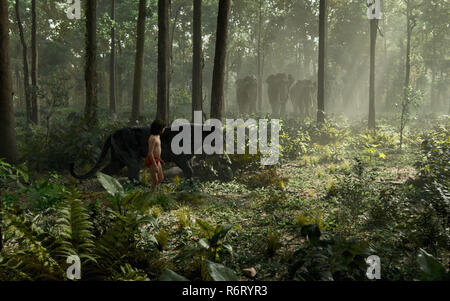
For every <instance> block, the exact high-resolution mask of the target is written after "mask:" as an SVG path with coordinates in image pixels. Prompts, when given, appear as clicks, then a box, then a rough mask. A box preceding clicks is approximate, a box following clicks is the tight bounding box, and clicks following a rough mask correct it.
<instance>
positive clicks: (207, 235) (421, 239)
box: [0, 121, 450, 280]
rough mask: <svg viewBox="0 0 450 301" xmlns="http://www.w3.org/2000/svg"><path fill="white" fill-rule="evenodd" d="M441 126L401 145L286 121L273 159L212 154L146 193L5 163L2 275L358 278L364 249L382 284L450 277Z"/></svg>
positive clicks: (417, 132) (390, 132)
mask: <svg viewBox="0 0 450 301" xmlns="http://www.w3.org/2000/svg"><path fill="white" fill-rule="evenodd" d="M445 122H447V121H444V125H442V121H440V122H439V123H440V125H436V126H434V127H430V128H426V129H410V132H409V134H408V135H407V138H406V143H405V145H404V147H403V151H399V150H398V138H399V137H398V135H397V133H396V131H395V127H392V126H388V125H385V126H383V127H380V128H379V129H377V131H376V132H368V131H365V130H361V129H362V128H363V127H362V126H361V125H360V124H356V125H355V124H348V123H347V122H345V121H341V122H340V123H339V124H338V123H329V124H327V125H326V126H324V127H317V126H315V125H313V124H308V123H299V122H296V121H289V122H285V123H284V124H283V128H282V132H281V133H280V144H281V156H280V164H279V165H277V166H274V167H271V168H268V167H267V168H261V167H259V166H258V165H257V164H256V165H255V164H253V162H255V160H259V157H256V158H252V157H251V156H248V157H243V158H240V159H239V158H237V157H233V156H230V158H224V157H222V158H213V157H211V158H208V159H206V160H205V161H202V163H201V166H200V168H201V170H202V171H204V172H205V176H204V177H200V178H198V179H196V180H195V181H194V182H193V183H191V182H188V181H183V180H182V179H180V178H178V177H175V178H174V179H173V180H171V181H170V182H166V183H164V184H163V185H162V187H161V188H160V190H159V191H157V192H155V193H152V192H150V191H149V189H148V188H147V187H134V186H132V185H131V184H129V183H128V182H126V181H125V180H120V182H118V181H117V180H115V179H113V178H110V177H108V176H105V175H102V174H99V175H98V179H94V180H90V181H85V182H83V183H78V182H74V181H73V180H71V179H70V178H69V177H66V176H58V175H56V174H53V176H52V177H49V178H48V180H42V179H40V180H39V179H38V180H33V179H29V178H28V176H27V173H26V172H23V171H22V170H21V169H16V168H14V167H11V166H9V165H7V164H6V163H4V162H1V161H0V163H1V164H0V179H1V185H2V189H3V191H4V192H3V194H2V205H1V206H2V216H3V219H2V224H1V226H2V229H4V230H3V233H4V239H3V245H4V247H3V250H2V252H1V253H0V267H1V268H0V279H8V280H10V279H42V278H45V279H64V278H65V270H66V268H67V266H68V264H66V257H67V255H75V254H76V255H78V256H80V258H81V261H82V269H83V271H84V272H83V276H82V279H83V280H90V279H103V280H105V279H115V280H158V279H159V280H187V279H188V280H367V276H366V271H367V267H368V265H367V263H366V258H367V257H369V256H370V255H377V256H379V257H380V259H381V279H384V280H414V279H421V280H444V279H449V278H448V277H449V274H448V268H447V267H448V265H449V262H450V251H449V250H450V248H449V246H450V239H449V237H450V236H449V234H450V233H449V229H450V223H449V216H450V214H449V212H450V205H449V191H448V183H449V182H450V177H449V165H448V162H449V157H448V156H449V143H450V142H449V141H450V140H449V139H450V138H449V134H448V130H447V129H448V124H445ZM250 163H251V164H250ZM246 165H249V166H250V167H251V168H246ZM218 166H219V167H220V168H218ZM221 172H223V173H224V174H225V176H224V177H225V178H226V181H220V180H218V179H220V178H221ZM211 175H214V177H212V176H211ZM205 178H206V179H205ZM143 179H144V180H145V177H143ZM207 179H208V180H207ZM147 180H148V179H147ZM87 187H89V188H87ZM30 246H31V247H30Z"/></svg>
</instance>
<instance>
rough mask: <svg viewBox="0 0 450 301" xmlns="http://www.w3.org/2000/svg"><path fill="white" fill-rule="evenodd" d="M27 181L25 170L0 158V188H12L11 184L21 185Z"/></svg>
mask: <svg viewBox="0 0 450 301" xmlns="http://www.w3.org/2000/svg"><path fill="white" fill-rule="evenodd" d="M28 181H29V177H28V174H27V173H26V171H23V170H22V169H19V168H17V167H15V166H13V165H11V164H9V163H7V162H5V161H4V160H3V159H2V158H0V190H4V189H8V188H12V186H13V185H16V186H18V187H23V185H22V183H27V182H28Z"/></svg>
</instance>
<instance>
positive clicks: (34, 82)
mask: <svg viewBox="0 0 450 301" xmlns="http://www.w3.org/2000/svg"><path fill="white" fill-rule="evenodd" d="M36 2H37V1H36V0H32V1H31V86H32V88H31V108H32V109H31V112H32V113H31V117H32V118H31V120H32V121H33V122H34V123H35V124H37V125H39V124H40V123H41V113H40V104H39V97H38V46H37V14H36Z"/></svg>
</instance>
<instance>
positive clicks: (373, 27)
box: [369, 19, 378, 130]
mask: <svg viewBox="0 0 450 301" xmlns="http://www.w3.org/2000/svg"><path fill="white" fill-rule="evenodd" d="M377 24H378V20H377V19H372V20H370V78H369V129H371V130H374V129H375V47H376V43H377V27H378V26H377Z"/></svg>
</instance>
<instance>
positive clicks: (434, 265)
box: [417, 249, 448, 281]
mask: <svg viewBox="0 0 450 301" xmlns="http://www.w3.org/2000/svg"><path fill="white" fill-rule="evenodd" d="M417 262H418V263H419V267H420V270H421V271H422V273H423V275H424V277H425V280H430V281H432V280H434V281H436V280H445V279H446V277H448V276H447V273H446V271H445V268H444V266H443V265H442V264H441V263H440V262H439V261H437V260H436V259H435V258H434V257H433V256H432V255H431V254H428V253H427V252H426V251H425V250H423V249H420V250H419V255H417Z"/></svg>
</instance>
